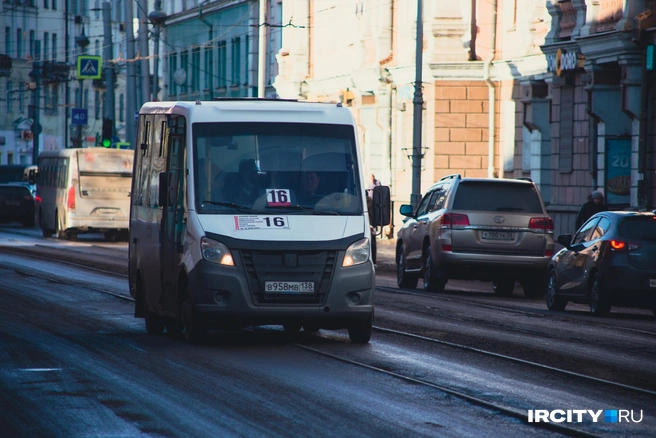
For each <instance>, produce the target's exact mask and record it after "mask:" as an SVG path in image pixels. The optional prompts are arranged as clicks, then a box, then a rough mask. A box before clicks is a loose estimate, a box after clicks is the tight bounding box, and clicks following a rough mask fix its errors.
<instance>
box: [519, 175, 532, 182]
mask: <svg viewBox="0 0 656 438" xmlns="http://www.w3.org/2000/svg"><path fill="white" fill-rule="evenodd" d="M515 179H519V180H521V181H528V182H533V180H532V179H531V178H529V177H528V176H520V177H519V178H515Z"/></svg>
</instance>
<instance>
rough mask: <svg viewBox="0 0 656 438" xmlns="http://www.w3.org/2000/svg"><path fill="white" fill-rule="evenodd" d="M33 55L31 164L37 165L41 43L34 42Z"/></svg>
mask: <svg viewBox="0 0 656 438" xmlns="http://www.w3.org/2000/svg"><path fill="white" fill-rule="evenodd" d="M34 46H35V50H34V51H35V54H34V63H33V64H32V71H31V72H30V73H29V76H30V77H31V78H32V79H34V82H36V84H35V87H34V89H33V90H32V127H31V131H32V164H37V163H38V161H39V134H41V123H40V121H39V112H40V111H41V109H40V108H39V106H40V105H39V103H40V100H41V96H40V92H41V41H39V40H36V41H35V42H34Z"/></svg>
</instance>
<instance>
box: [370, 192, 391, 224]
mask: <svg viewBox="0 0 656 438" xmlns="http://www.w3.org/2000/svg"><path fill="white" fill-rule="evenodd" d="M373 201H374V202H373V209H374V212H373V215H372V216H373V219H374V223H373V224H371V225H373V226H374V227H379V226H385V225H389V223H390V219H391V215H390V204H391V202H390V189H389V187H388V186H375V187H374V189H373Z"/></svg>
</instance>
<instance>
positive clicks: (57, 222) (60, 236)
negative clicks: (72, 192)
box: [55, 213, 67, 240]
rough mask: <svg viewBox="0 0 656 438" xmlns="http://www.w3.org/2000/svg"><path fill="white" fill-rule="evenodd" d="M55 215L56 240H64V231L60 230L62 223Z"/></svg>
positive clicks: (57, 215)
mask: <svg viewBox="0 0 656 438" xmlns="http://www.w3.org/2000/svg"><path fill="white" fill-rule="evenodd" d="M55 215H56V217H55V235H56V236H57V239H62V240H64V239H66V237H67V233H66V230H63V229H62V222H61V218H60V217H59V213H55Z"/></svg>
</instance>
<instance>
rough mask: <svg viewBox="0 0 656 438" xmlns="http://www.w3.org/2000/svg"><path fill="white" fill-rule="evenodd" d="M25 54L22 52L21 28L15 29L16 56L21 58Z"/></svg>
mask: <svg viewBox="0 0 656 438" xmlns="http://www.w3.org/2000/svg"><path fill="white" fill-rule="evenodd" d="M23 56H25V53H23V29H17V30H16V57H17V58H22V57H23Z"/></svg>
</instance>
